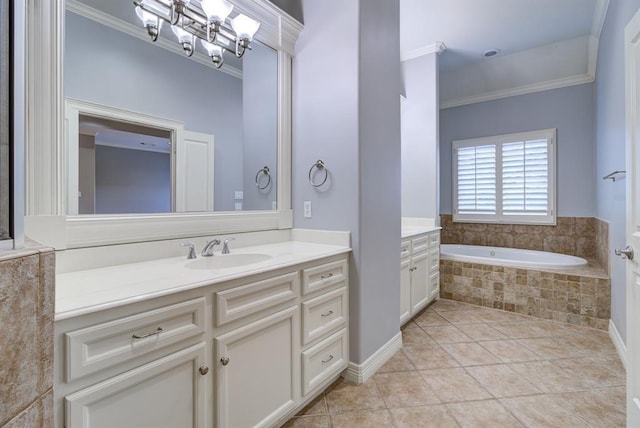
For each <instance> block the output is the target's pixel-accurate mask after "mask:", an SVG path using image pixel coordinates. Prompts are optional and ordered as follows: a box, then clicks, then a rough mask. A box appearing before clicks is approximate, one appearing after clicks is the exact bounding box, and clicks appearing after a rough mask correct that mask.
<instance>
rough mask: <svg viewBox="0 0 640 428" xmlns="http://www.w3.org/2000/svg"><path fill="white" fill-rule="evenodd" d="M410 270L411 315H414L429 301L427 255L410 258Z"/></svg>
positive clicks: (426, 253)
mask: <svg viewBox="0 0 640 428" xmlns="http://www.w3.org/2000/svg"><path fill="white" fill-rule="evenodd" d="M411 269H412V272H411V315H415V314H416V313H417V312H418V311H419V310H420V309H422V308H424V307H425V306H426V305H427V303H428V301H429V253H428V252H425V253H422V254H419V255H417V256H414V257H412V258H411Z"/></svg>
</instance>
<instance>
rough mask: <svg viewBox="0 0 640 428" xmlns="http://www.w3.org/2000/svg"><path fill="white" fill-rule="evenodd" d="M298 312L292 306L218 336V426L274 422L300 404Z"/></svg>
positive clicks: (240, 425) (296, 308) (256, 424)
mask: <svg viewBox="0 0 640 428" xmlns="http://www.w3.org/2000/svg"><path fill="white" fill-rule="evenodd" d="M298 313H299V311H298V307H297V306H293V307H290V308H288V309H285V310H283V311H280V312H277V313H275V314H273V315H270V316H268V317H265V318H262V319H260V320H258V321H256V322H253V323H251V324H249V325H246V326H244V327H240V328H237V329H235V330H232V331H231V332H229V333H227V334H225V335H223V336H220V337H217V338H215V340H214V342H215V348H216V350H215V355H216V361H215V365H216V374H217V377H216V391H215V397H216V403H217V422H218V424H217V426H219V427H253V426H270V425H273V424H274V423H275V421H277V420H278V419H279V418H280V417H281V416H283V415H285V414H286V413H287V412H289V411H290V410H292V409H293V408H294V407H295V404H296V401H295V400H296V397H297V396H299V392H298V391H299V388H300V386H299V385H300V363H299V359H300V358H299V346H297V342H299V337H300V332H299V331H298V330H299V327H298V326H299V325H300V323H299V321H298V317H299V315H298ZM296 353H297V355H296Z"/></svg>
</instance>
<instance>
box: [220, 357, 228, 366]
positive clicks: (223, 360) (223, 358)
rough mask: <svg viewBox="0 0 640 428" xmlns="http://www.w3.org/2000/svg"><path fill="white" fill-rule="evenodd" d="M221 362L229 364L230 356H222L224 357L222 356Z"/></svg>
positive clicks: (224, 364)
mask: <svg viewBox="0 0 640 428" xmlns="http://www.w3.org/2000/svg"><path fill="white" fill-rule="evenodd" d="M220 363H221V364H222V365H223V366H226V365H227V364H229V357H222V358H220Z"/></svg>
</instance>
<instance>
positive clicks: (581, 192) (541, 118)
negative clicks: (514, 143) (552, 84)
mask: <svg viewBox="0 0 640 428" xmlns="http://www.w3.org/2000/svg"><path fill="white" fill-rule="evenodd" d="M594 108H595V99H594V85H593V84H591V83H589V84H584V85H578V86H570V87H566V88H561V89H554V90H549V91H544V92H537V93H533V94H527V95H519V96H515V97H509V98H503V99H500V100H494V101H487V102H482V103H476V104H470V105H466V106H461V107H455V108H449V109H444V110H441V111H440V212H441V213H442V214H451V206H452V204H451V198H452V189H451V178H452V177H451V174H452V171H451V168H452V165H451V142H452V141H454V140H461V139H466V138H475V137H486V136H492V135H499V134H509V133H515V132H524V131H534V130H538V129H546V128H557V140H558V144H557V155H556V156H557V157H556V162H557V167H556V170H557V209H558V216H564V217H592V216H593V215H594V214H595V192H594V181H595V178H594V175H593V172H594V167H595V160H594V147H595V143H594V129H593V117H594ZM623 116H624V115H623Z"/></svg>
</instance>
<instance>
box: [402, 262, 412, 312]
mask: <svg viewBox="0 0 640 428" xmlns="http://www.w3.org/2000/svg"><path fill="white" fill-rule="evenodd" d="M409 318H411V259H406V260H402V262H401V263H400V325H402V324H404V323H405V322H407V321H408V320H409Z"/></svg>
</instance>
